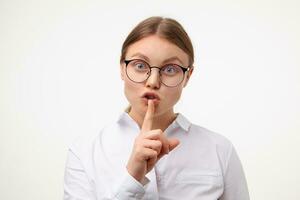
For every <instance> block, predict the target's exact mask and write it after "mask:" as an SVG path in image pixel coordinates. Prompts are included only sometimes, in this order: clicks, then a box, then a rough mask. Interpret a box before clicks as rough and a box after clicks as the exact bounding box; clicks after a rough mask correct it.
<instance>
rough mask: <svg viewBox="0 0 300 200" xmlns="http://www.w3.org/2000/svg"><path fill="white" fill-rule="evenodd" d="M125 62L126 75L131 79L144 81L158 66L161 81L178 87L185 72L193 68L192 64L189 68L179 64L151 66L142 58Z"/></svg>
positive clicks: (168, 85)
mask: <svg viewBox="0 0 300 200" xmlns="http://www.w3.org/2000/svg"><path fill="white" fill-rule="evenodd" d="M124 62H125V65H126V75H127V77H128V78H129V79H130V80H131V81H133V82H135V83H142V82H144V81H146V80H147V79H148V78H149V77H150V75H151V71H152V69H153V68H157V69H158V70H159V77H160V81H161V83H162V84H164V85H165V86H167V87H176V86H178V85H179V84H180V83H182V81H183V79H184V75H185V72H186V71H189V70H190V68H191V67H190V66H188V67H187V68H185V67H181V66H179V65H177V64H166V65H163V66H162V67H156V66H152V67H151V66H150V65H149V64H148V63H147V62H146V61H144V60H141V59H132V60H125V61H124Z"/></svg>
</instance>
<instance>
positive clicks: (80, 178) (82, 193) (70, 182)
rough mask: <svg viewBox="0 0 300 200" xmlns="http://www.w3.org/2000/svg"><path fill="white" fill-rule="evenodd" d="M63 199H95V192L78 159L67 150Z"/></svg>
mask: <svg viewBox="0 0 300 200" xmlns="http://www.w3.org/2000/svg"><path fill="white" fill-rule="evenodd" d="M63 199H64V200H96V194H95V191H94V190H93V187H92V185H91V183H90V182H89V180H88V177H87V175H86V173H85V170H84V168H83V166H82V165H81V162H80V159H79V158H78V157H77V156H76V155H75V154H74V152H73V151H71V150H69V152H68V157H67V162H66V168H65V177H64V198H63Z"/></svg>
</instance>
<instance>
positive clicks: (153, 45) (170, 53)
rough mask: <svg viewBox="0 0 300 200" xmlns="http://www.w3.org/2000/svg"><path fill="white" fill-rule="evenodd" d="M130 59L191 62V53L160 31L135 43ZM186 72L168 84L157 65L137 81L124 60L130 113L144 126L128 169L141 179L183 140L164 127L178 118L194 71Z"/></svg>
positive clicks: (127, 57)
mask: <svg viewBox="0 0 300 200" xmlns="http://www.w3.org/2000/svg"><path fill="white" fill-rule="evenodd" d="M125 58H126V59H135V58H138V59H143V60H145V61H147V62H148V63H149V64H150V65H151V66H158V67H160V66H162V65H163V64H167V63H175V64H178V65H181V66H188V55H187V54H186V53H185V52H184V51H182V50H181V49H180V48H179V47H177V46H176V45H174V44H172V43H170V42H169V41H167V40H166V39H163V38H161V37H159V36H158V35H152V36H148V37H145V38H143V39H141V40H139V41H137V42H135V43H134V44H132V45H131V46H130V47H129V48H128V51H127V54H126V57H125ZM192 72H193V70H190V71H189V72H188V73H186V74H185V77H184V80H183V82H182V83H181V84H180V85H178V86H176V87H167V86H165V85H163V84H162V83H161V82H160V79H159V73H158V70H156V69H154V70H153V71H152V72H151V75H150V77H149V78H148V79H147V81H145V82H144V83H134V82H132V81H131V80H129V79H128V77H127V76H126V71H125V64H124V63H123V64H121V78H122V80H123V81H124V92H125V96H126V98H127V99H128V101H129V103H130V105H131V110H130V112H129V115H130V116H131V117H132V118H133V119H134V120H135V121H136V122H137V123H138V125H139V126H140V128H141V132H140V134H138V136H137V137H136V138H135V142H134V146H133V149H132V153H131V155H130V158H129V161H128V163H127V170H128V172H129V174H130V175H132V176H133V177H134V178H135V179H136V180H137V181H139V182H141V183H142V182H143V180H144V178H145V175H146V174H147V173H148V172H149V171H151V169H152V168H153V167H154V166H155V163H156V162H157V161H158V160H159V159H160V158H161V157H163V156H164V155H166V154H168V153H169V152H170V151H172V150H173V149H174V148H175V147H176V146H178V144H179V140H177V139H175V138H172V139H171V138H167V137H166V136H165V134H164V132H163V131H164V130H165V129H166V128H167V127H168V126H169V125H170V124H171V123H172V121H174V119H175V118H176V115H175V113H174V109H173V107H174V105H175V104H176V103H177V102H178V100H179V99H180V96H181V93H182V90H183V88H184V87H185V86H186V85H187V82H188V80H189V78H190V76H191V74H192ZM145 92H153V93H155V94H157V95H158V96H159V97H160V101H159V102H155V103H154V101H153V100H148V102H145V100H143V99H142V96H143V94H144V93H145Z"/></svg>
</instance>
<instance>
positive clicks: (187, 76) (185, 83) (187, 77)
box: [183, 66, 194, 87]
mask: <svg viewBox="0 0 300 200" xmlns="http://www.w3.org/2000/svg"><path fill="white" fill-rule="evenodd" d="M193 71H194V66H192V67H191V69H190V70H189V71H188V73H187V75H186V79H185V82H184V85H183V87H185V86H186V85H187V83H188V82H189V80H190V77H191V76H192V74H193Z"/></svg>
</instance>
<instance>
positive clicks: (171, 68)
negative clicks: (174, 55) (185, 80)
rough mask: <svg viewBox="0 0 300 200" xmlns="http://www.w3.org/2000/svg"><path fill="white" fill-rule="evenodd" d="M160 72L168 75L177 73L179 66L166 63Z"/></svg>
mask: <svg viewBox="0 0 300 200" xmlns="http://www.w3.org/2000/svg"><path fill="white" fill-rule="evenodd" d="M161 71H162V73H164V74H165V75H168V76H172V75H176V74H177V73H179V72H180V67H179V66H177V65H172V64H170V65H166V66H164V67H163V68H162V70H161Z"/></svg>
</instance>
